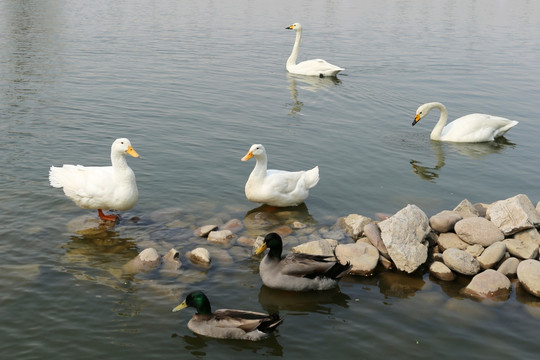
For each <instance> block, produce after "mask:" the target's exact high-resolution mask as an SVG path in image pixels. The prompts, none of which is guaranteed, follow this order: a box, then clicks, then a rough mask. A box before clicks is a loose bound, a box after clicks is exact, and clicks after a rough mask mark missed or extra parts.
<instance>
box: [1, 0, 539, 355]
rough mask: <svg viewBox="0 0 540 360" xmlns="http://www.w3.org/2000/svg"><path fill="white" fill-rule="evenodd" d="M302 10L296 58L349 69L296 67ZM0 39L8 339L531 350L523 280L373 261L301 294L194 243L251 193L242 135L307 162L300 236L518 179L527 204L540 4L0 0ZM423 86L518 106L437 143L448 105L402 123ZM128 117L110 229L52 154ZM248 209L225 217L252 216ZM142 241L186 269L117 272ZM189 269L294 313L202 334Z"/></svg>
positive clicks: (175, 351)
mask: <svg viewBox="0 0 540 360" xmlns="http://www.w3.org/2000/svg"><path fill="white" fill-rule="evenodd" d="M293 22H301V23H302V24H303V28H304V36H303V40H302V44H301V47H300V60H305V59H309V58H317V57H321V58H324V59H326V60H328V61H329V62H331V63H333V64H336V65H339V66H342V67H344V68H345V69H346V70H345V71H343V72H342V73H341V74H340V75H339V77H338V80H330V79H318V78H303V77H294V76H290V75H288V74H287V73H286V71H285V61H286V59H287V57H288V56H289V54H290V51H291V49H292V45H293V42H294V33H293V32H292V31H288V30H285V27H286V26H289V25H291V24H292V23H293ZM0 44H1V46H0V114H1V121H0V134H1V136H0V162H1V164H2V165H3V166H2V170H1V171H0V189H1V190H0V211H1V214H2V225H1V226H0V259H1V260H0V289H1V292H0V304H1V308H2V315H1V321H0V338H1V339H2V340H1V341H0V357H1V358H3V359H8V358H9V359H43V358H59V359H60V358H77V359H95V358H98V357H105V358H116V359H120V358H126V359H128V358H129V359H132V358H144V359H150V358H159V359H168V358H175V359H176V358H182V359H184V358H185V359H188V358H194V357H198V358H208V359H232V358H234V359H251V358H254V357H255V356H257V355H265V356H267V357H276V358H279V357H283V358H288V359H296V358H299V357H301V356H308V357H309V358H312V359H327V358H328V357H331V356H334V354H335V355H337V356H339V357H340V358H364V359H370V358H384V357H386V358H426V359H427V358H430V359H431V358H468V359H476V358H478V359H480V358H482V359H485V358H505V359H509V358H513V359H527V358H528V359H532V358H536V357H537V356H538V352H539V350H540V346H539V345H538V339H537V336H536V335H535V329H536V328H537V326H538V322H539V321H540V299H536V298H533V297H531V296H529V295H527V294H525V293H524V292H523V291H522V290H520V289H519V288H516V287H515V286H514V290H513V291H512V294H511V296H510V299H508V300H507V301H505V302H494V303H492V302H475V301H472V300H470V299H467V298H464V297H462V296H461V295H460V293H459V290H460V288H462V287H463V286H465V285H466V283H467V281H468V279H465V278H463V279H461V278H460V279H459V280H458V281H456V282H453V283H441V282H438V281H435V280H433V279H432V278H430V277H429V275H428V274H427V273H420V274H415V275H405V274H399V273H394V272H387V273H384V272H383V273H379V274H378V275H376V276H373V277H367V278H360V277H347V278H345V279H344V280H343V281H342V282H341V284H340V289H339V290H340V291H335V292H329V293H322V294H307V295H306V294H293V295H291V294H282V293H280V292H275V291H271V290H269V289H266V288H264V287H262V286H261V281H260V278H259V276H258V259H257V258H252V257H250V256H249V249H248V248H244V247H242V246H239V245H235V246H233V247H231V248H227V249H220V248H213V251H214V253H215V254H217V257H216V259H217V261H215V262H214V263H213V265H212V266H211V267H210V268H209V269H206V270H204V269H199V268H197V267H195V266H193V265H191V264H190V263H189V261H187V260H186V259H185V257H184V255H185V252H186V251H188V250H190V249H192V248H193V247H195V246H201V245H206V244H205V243H204V241H201V240H198V239H195V238H193V236H192V232H193V229H194V228H195V227H197V226H201V225H204V224H208V223H213V222H217V223H220V224H221V223H223V222H225V221H227V220H229V219H231V218H239V219H244V217H246V216H247V215H246V214H247V213H248V212H249V211H250V210H252V209H255V208H257V207H258V205H257V204H253V203H250V202H249V201H247V200H246V199H245V196H244V184H245V181H246V179H247V177H248V176H249V173H250V172H251V170H252V168H253V166H254V161H253V160H251V161H250V162H247V163H244V162H241V161H240V158H241V157H242V156H243V155H244V154H245V153H246V152H247V150H248V149H249V147H250V146H251V144H253V143H262V144H264V145H265V147H266V149H267V152H268V154H269V166H270V167H273V168H280V169H284V170H297V169H307V168H311V167H313V166H315V165H318V166H319V167H320V173H321V180H320V182H319V184H318V185H317V187H315V188H314V189H313V190H312V191H311V195H310V197H309V198H308V200H307V202H306V206H305V207H301V208H299V209H297V210H298V211H296V212H294V211H293V212H291V213H287V216H288V218H287V219H282V220H281V221H283V222H285V221H290V220H291V219H298V220H300V221H303V222H305V223H307V224H308V225H309V226H308V229H311V231H313V234H317V233H322V232H324V231H327V230H328V229H331V226H332V225H333V224H334V223H335V222H336V220H337V218H339V217H341V216H345V215H348V214H350V213H359V214H362V215H365V216H369V217H373V218H375V214H376V213H377V212H383V213H393V212H395V211H398V210H400V209H401V208H403V207H405V206H406V205H407V204H416V205H418V206H419V207H420V208H421V209H422V210H423V211H424V212H425V213H426V214H427V215H428V216H431V215H433V214H435V213H437V212H439V211H441V210H444V209H453V208H454V207H455V206H456V205H457V204H458V203H459V202H461V201H462V200H463V199H468V200H470V201H471V202H473V203H474V202H486V203H489V202H492V201H495V200H499V199H505V198H508V197H511V196H514V195H516V194H519V193H523V194H526V195H527V196H529V198H530V199H531V200H532V201H533V203H534V204H535V205H536V203H537V202H538V201H539V200H540V190H539V187H538V179H539V178H540V167H539V166H538V165H537V161H538V156H537V154H538V152H539V150H540V145H539V142H538V131H539V124H538V121H539V119H540V107H539V106H538V105H539V99H540V90H539V86H538V84H540V56H539V55H540V50H539V49H540V3H539V2H536V1H519V0H518V1H504V0H498V1H495V0H494V1H428V0H426V1H423V0H412V1H411V0H410V1H397V0H396V1H390V0H388V1H354V0H349V1H347V0H344V1H339V0H335V1H316V0H315V1H289V0H287V1H283V0H277V1H265V2H263V1H246V0H240V1H227V0H226V1H204V0H203V1H122V0H120V1H103V0H96V1H91V2H88V1H77V0H75V1H62V0H57V1H54V0H4V1H2V2H0ZM430 101H440V102H442V103H444V104H445V105H446V106H447V108H448V111H449V117H450V119H452V118H457V117H459V116H462V115H465V114H468V113H473V112H485V113H490V114H494V115H499V116H503V117H507V118H510V119H513V120H518V121H519V125H518V126H517V127H515V128H513V129H512V130H511V131H510V132H509V133H508V134H507V135H506V136H505V138H504V139H502V140H500V141H497V142H496V143H487V144H462V145H459V144H440V143H435V142H431V141H430V140H429V133H430V132H431V129H432V127H433V126H434V125H435V122H436V120H437V118H438V113H436V112H435V113H432V114H430V115H429V116H428V117H426V118H425V119H424V120H422V121H421V122H420V123H419V124H418V125H417V126H415V127H414V128H413V127H411V122H412V119H413V117H414V114H415V110H416V108H417V107H418V106H419V105H421V104H422V103H425V102H430ZM118 137H127V138H129V139H130V140H131V142H132V144H133V146H134V148H135V149H136V150H137V151H138V152H139V154H141V155H142V157H143V158H142V159H133V158H130V159H128V161H129V164H130V166H131V167H132V168H133V170H134V171H135V173H136V175H137V181H138V186H139V192H140V198H139V201H138V203H137V204H136V206H135V207H134V208H132V209H131V210H129V211H127V212H124V213H122V215H123V219H124V220H122V222H121V223H120V224H119V225H117V226H116V227H115V228H101V229H100V228H98V226H97V223H96V224H94V223H92V221H91V219H95V218H97V216H96V215H97V214H95V213H94V212H93V211H87V210H84V209H80V208H78V207H77V206H76V205H74V204H73V203H72V202H71V201H70V200H69V199H67V198H65V197H64V195H63V193H62V191H61V190H59V189H54V188H51V187H50V186H49V184H48V179H47V176H48V168H49V167H50V166H51V165H61V164H64V163H67V164H69V163H80V164H84V165H102V164H103V165H106V164H107V163H108V162H109V151H110V145H111V143H112V141H113V140H114V139H115V138H118ZM175 209H176V210H175ZM88 219H90V220H88ZM136 219H138V221H135V220H136ZM248 219H249V216H247V217H246V226H247V230H244V231H243V232H241V234H239V235H245V234H246V233H247V234H248V235H252V234H250V233H249V230H250V227H249V224H248V221H247V220H248ZM85 221H86V222H85ZM81 222H82V224H81ZM312 236H313V235H312ZM307 237H308V235H306V233H302V232H301V231H299V230H298V231H295V232H293V234H291V236H289V237H288V240H287V241H288V243H287V246H290V245H292V244H294V243H295V242H299V241H303V239H305V238H307ZM149 246H153V247H155V248H156V249H157V250H158V251H159V252H160V253H161V254H163V253H164V252H166V251H167V250H168V249H170V248H171V247H175V248H176V249H178V250H179V251H180V252H181V254H182V256H181V259H182V261H183V266H182V270H181V271H180V272H178V273H175V272H173V273H167V272H164V271H162V270H156V271H153V272H149V273H143V274H138V275H133V276H125V275H122V273H121V272H122V265H123V264H124V263H126V262H127V261H129V260H130V259H131V258H133V257H134V256H136V254H137V253H138V252H139V251H141V250H142V249H144V248H146V247H149ZM287 249H289V247H287ZM224 250H226V252H224ZM194 289H203V290H204V291H205V292H206V293H207V294H208V295H209V297H210V300H211V302H212V304H213V306H214V308H219V307H233V308H234V307H236V308H244V309H251V310H259V311H261V310H264V311H275V310H278V311H279V312H280V314H281V315H282V316H284V317H285V322H284V323H283V325H282V326H281V327H280V328H279V330H278V331H277V333H276V334H275V336H273V337H271V338H270V339H268V340H266V341H263V342H259V343H246V342H239V341H222V340H213V339H208V338H204V337H201V336H197V335H195V334H193V333H192V332H191V331H190V330H188V329H187V326H186V325H187V321H188V319H189V318H190V317H191V315H192V313H193V311H192V310H191V309H187V310H184V311H182V312H180V313H174V314H173V313H171V309H172V308H173V307H174V306H175V305H177V304H178V303H179V302H180V301H181V300H182V299H183V296H185V295H186V293H187V292H189V291H191V290H194Z"/></svg>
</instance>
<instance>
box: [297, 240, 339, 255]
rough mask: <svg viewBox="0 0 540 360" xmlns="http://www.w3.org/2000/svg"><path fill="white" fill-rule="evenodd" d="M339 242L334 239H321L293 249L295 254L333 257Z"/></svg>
mask: <svg viewBox="0 0 540 360" xmlns="http://www.w3.org/2000/svg"><path fill="white" fill-rule="evenodd" d="M336 246H337V241H336V240H333V239H321V240H316V241H310V242H307V243H304V244H300V245H298V246H295V247H293V248H292V249H291V251H292V252H294V253H303V254H310V255H325V256H333V255H334V249H335V248H336Z"/></svg>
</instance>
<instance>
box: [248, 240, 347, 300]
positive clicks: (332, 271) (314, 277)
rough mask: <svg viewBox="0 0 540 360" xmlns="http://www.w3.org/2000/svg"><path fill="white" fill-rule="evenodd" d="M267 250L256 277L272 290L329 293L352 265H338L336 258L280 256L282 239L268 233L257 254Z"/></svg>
mask: <svg viewBox="0 0 540 360" xmlns="http://www.w3.org/2000/svg"><path fill="white" fill-rule="evenodd" d="M267 248H269V249H270V251H269V252H268V254H266V255H265V257H264V258H263V259H262V260H261V263H260V265H259V274H260V275H261V279H262V282H263V284H264V285H266V286H268V287H269V288H273V289H280V290H289V291H309V290H328V289H332V288H334V287H336V286H337V285H338V281H339V280H340V279H341V278H342V277H343V276H345V275H347V274H348V273H349V271H350V270H351V267H352V266H351V264H350V263H348V262H347V263H346V264H345V265H343V264H341V263H340V262H339V260H337V259H336V257H335V256H322V255H309V254H301V253H291V254H288V255H287V256H285V257H283V258H282V257H281V252H282V250H283V242H282V240H281V236H279V235H278V234H276V233H269V234H267V235H266V236H265V237H264V242H263V244H262V245H261V246H260V247H259V248H258V249H257V250H256V251H255V254H256V255H259V254H261V253H263V252H264V251H265V250H266V249H267Z"/></svg>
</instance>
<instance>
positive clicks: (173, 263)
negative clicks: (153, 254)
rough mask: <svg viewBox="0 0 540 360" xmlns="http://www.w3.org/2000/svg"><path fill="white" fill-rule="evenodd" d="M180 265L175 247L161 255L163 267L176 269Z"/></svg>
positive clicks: (178, 254)
mask: <svg viewBox="0 0 540 360" xmlns="http://www.w3.org/2000/svg"><path fill="white" fill-rule="evenodd" d="M180 266H182V262H181V261H180V253H179V252H178V251H177V250H176V249H170V250H169V251H168V252H167V253H166V254H165V255H163V268H164V269H165V270H178V269H180Z"/></svg>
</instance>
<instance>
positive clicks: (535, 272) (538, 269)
mask: <svg viewBox="0 0 540 360" xmlns="http://www.w3.org/2000/svg"><path fill="white" fill-rule="evenodd" d="M517 276H518V280H519V282H520V283H521V285H522V286H523V288H524V289H525V290H526V291H527V292H528V293H529V294H531V295H534V296H537V297H540V261H537V260H532V259H529V260H523V261H522V262H520V263H519V265H518V268H517Z"/></svg>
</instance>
